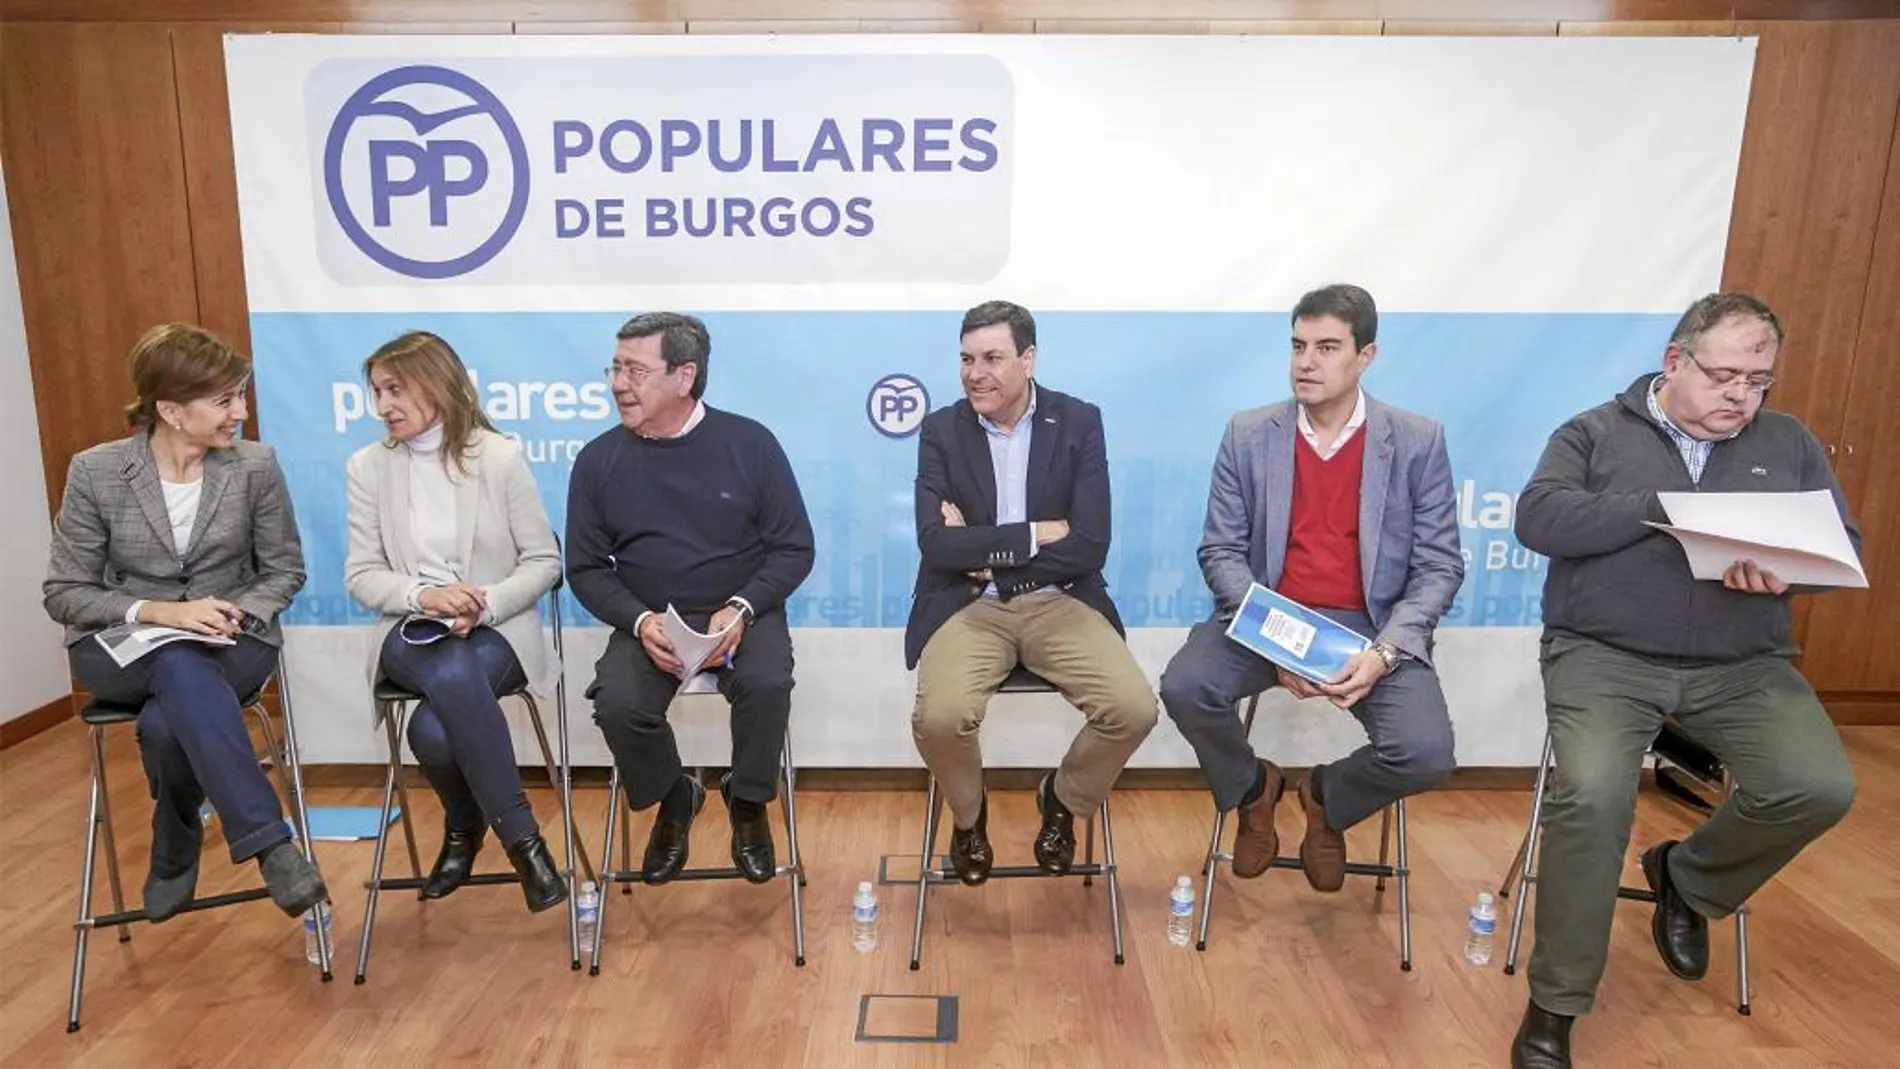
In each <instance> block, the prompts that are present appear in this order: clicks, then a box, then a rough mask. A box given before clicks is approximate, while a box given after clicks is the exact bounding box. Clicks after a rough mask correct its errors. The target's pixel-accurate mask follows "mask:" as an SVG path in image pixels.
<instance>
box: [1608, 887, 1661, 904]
mask: <svg viewBox="0 0 1900 1069" xmlns="http://www.w3.org/2000/svg"><path fill="white" fill-rule="evenodd" d="M1616 897H1618V898H1621V899H1624V900H1625V901H1629V902H1654V901H1656V892H1654V891H1652V890H1650V889H1648V888H1647V887H1618V888H1617V889H1616Z"/></svg>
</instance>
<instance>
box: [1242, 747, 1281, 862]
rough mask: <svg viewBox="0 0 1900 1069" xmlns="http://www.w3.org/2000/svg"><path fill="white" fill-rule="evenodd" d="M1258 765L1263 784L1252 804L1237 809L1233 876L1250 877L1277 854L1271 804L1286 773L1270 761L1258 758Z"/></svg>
mask: <svg viewBox="0 0 1900 1069" xmlns="http://www.w3.org/2000/svg"><path fill="white" fill-rule="evenodd" d="M1260 768H1261V769H1262V772H1263V774H1264V775H1265V777H1266V787H1265V788H1264V789H1263V790H1262V791H1261V792H1260V797H1259V798H1258V799H1256V800H1255V801H1254V803H1253V804H1252V805H1243V806H1241V807H1240V808H1239V814H1240V829H1239V830H1238V831H1236V832H1235V833H1234V875H1236V876H1238V877H1240V878H1241V879H1243V880H1251V879H1253V878H1254V877H1256V876H1258V875H1260V874H1261V873H1263V872H1265V871H1267V869H1268V868H1269V867H1270V866H1271V865H1272V864H1273V859H1274V858H1275V857H1276V856H1277V855H1278V854H1279V853H1280V832H1279V829H1277V828H1275V827H1274V826H1273V807H1274V806H1276V805H1279V804H1280V796H1281V795H1284V794H1285V793H1286V774H1285V773H1283V772H1281V771H1280V766H1279V765H1276V764H1274V763H1273V762H1272V761H1266V760H1262V761H1261V762H1260Z"/></svg>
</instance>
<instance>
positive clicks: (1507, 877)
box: [1498, 731, 1752, 1017]
mask: <svg viewBox="0 0 1900 1069" xmlns="http://www.w3.org/2000/svg"><path fill="white" fill-rule="evenodd" d="M1652 752H1654V751H1653V750H1652ZM1659 756H1660V755H1659ZM1556 767H1557V760H1556V754H1555V752H1554V751H1553V750H1552V748H1551V742H1550V732H1548V731H1546V732H1544V759H1543V762H1542V763H1541V764H1539V765H1538V766H1537V788H1536V792H1535V793H1534V794H1533V795H1532V798H1531V822H1530V826H1529V827H1527V828H1525V829H1524V840H1523V841H1522V842H1521V843H1519V844H1518V847H1517V856H1516V857H1514V858H1512V859H1511V867H1510V869H1509V870H1507V871H1506V872H1505V874H1504V882H1503V883H1501V884H1499V885H1498V900H1499V901H1500V902H1502V901H1505V900H1507V899H1509V898H1510V897H1511V892H1512V890H1513V889H1515V888H1521V889H1522V890H1523V892H1524V896H1523V897H1520V898H1519V899H1518V900H1517V904H1516V906H1515V907H1514V908H1513V909H1512V910H1511V938H1510V941H1509V942H1507V943H1506V944H1505V948H1504V974H1505V975H1506V976H1510V975H1514V974H1515V973H1516V972H1517V951H1518V943H1519V941H1520V940H1521V939H1522V938H1523V934H1524V898H1526V897H1528V896H1529V895H1530V889H1531V887H1532V886H1534V885H1535V884H1536V883H1537V845H1538V842H1539V841H1540V840H1541V839H1542V837H1543V830H1544V794H1545V792H1546V791H1547V790H1548V789H1549V787H1550V774H1551V773H1552V772H1553V771H1555V770H1556ZM1722 790H1723V793H1724V794H1725V795H1727V794H1733V793H1735V780H1734V778H1733V777H1732V776H1730V775H1729V774H1728V771H1727V770H1726V769H1724V770H1723V773H1722ZM1616 897H1618V898H1620V899H1624V900H1626V901H1630V902H1651V903H1653V902H1655V901H1656V892H1654V891H1651V890H1650V889H1649V888H1647V887H1624V886H1621V885H1618V887H1617V889H1616ZM1749 910H1750V906H1749V904H1748V903H1746V902H1744V903H1742V905H1741V907H1740V908H1739V909H1737V910H1736V911H1735V1012H1737V1013H1739V1014H1741V1015H1742V1016H1744V1017H1746V1016H1750V1015H1751V1012H1752V1011H1751V1009H1750V1006H1749V986H1748V914H1749Z"/></svg>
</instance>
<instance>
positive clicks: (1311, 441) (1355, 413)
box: [1296, 390, 1366, 460]
mask: <svg viewBox="0 0 1900 1069" xmlns="http://www.w3.org/2000/svg"><path fill="white" fill-rule="evenodd" d="M1358 393H1359V395H1358V397H1357V398H1355V399H1354V401H1353V403H1352V415H1350V416H1348V417H1347V418H1346V426H1345V427H1344V428H1342V429H1341V430H1340V432H1339V437H1337V438H1335V439H1333V443H1332V444H1331V445H1329V446H1326V447H1325V448H1321V447H1320V444H1319V432H1318V431H1315V430H1314V429H1313V421H1312V420H1311V419H1309V418H1308V417H1307V415H1306V406H1305V405H1298V406H1296V407H1298V408H1299V410H1300V418H1299V426H1300V436H1301V437H1303V438H1305V439H1306V444H1307V445H1310V446H1312V447H1313V452H1315V453H1318V454H1319V458H1320V459H1321V460H1331V459H1332V458H1333V454H1335V453H1337V452H1339V451H1340V450H1341V449H1343V448H1345V445H1346V443H1347V442H1350V441H1352V436H1353V435H1354V434H1355V433H1357V432H1358V430H1359V428H1361V427H1363V426H1365V424H1366V391H1364V390H1360V391H1359V392H1358Z"/></svg>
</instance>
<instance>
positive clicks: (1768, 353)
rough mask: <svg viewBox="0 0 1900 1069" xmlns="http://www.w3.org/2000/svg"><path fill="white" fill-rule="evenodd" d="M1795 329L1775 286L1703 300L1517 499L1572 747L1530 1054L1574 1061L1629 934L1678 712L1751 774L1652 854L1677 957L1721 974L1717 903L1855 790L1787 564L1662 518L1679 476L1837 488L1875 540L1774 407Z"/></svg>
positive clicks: (1534, 974)
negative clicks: (1792, 622)
mask: <svg viewBox="0 0 1900 1069" xmlns="http://www.w3.org/2000/svg"><path fill="white" fill-rule="evenodd" d="M1780 345H1781V325H1780V323H1779V322H1777V321H1776V319H1775V316H1774V313H1772V312H1770V311H1769V310H1768V307H1767V306H1766V305H1764V304H1762V303H1761V302H1760V301H1758V300H1756V299H1755V298H1753V297H1750V296H1747V295H1746V294H1739V293H1719V294H1712V295H1710V296H1707V297H1704V298H1702V299H1701V300H1698V301H1697V302H1696V303H1695V304H1693V305H1691V306H1690V308H1689V310H1688V311H1687V312H1686V313H1685V314H1684V315H1683V317H1682V319H1681V321H1680V322H1678V323H1677V324H1676V328H1675V331H1674V333H1672V334H1671V336H1670V339H1669V343H1668V345H1667V347H1666V348H1664V350H1663V361H1662V371H1661V373H1660V374H1648V375H1644V376H1643V377H1642V378H1639V379H1637V380H1636V381H1635V382H1634V383H1633V384H1631V386H1630V388H1629V389H1628V390H1627V391H1625V392H1624V393H1623V395H1622V396H1621V397H1618V398H1616V399H1614V400H1611V401H1607V402H1605V403H1603V404H1601V405H1598V406H1597V407H1595V408H1593V409H1590V410H1589V411H1587V412H1584V413H1583V414H1581V415H1579V416H1577V417H1576V418H1574V419H1572V420H1571V421H1570V422H1568V423H1566V424H1564V425H1563V426H1562V427H1559V428H1558V429H1557V432H1556V433H1555V434H1553V435H1552V436H1551V439H1550V444H1549V445H1548V446H1547V447H1546V448H1545V450H1544V455H1543V458H1542V459H1541V460H1540V461H1539V462H1538V465H1537V471H1536V473H1535V474H1533V475H1532V476H1531V480H1530V482H1529V484H1528V485H1526V486H1525V488H1524V493H1523V495H1522V496H1521V497H1520V498H1519V500H1518V506H1517V537H1518V540H1519V541H1521V542H1522V543H1523V544H1524V545H1525V546H1527V547H1529V548H1531V549H1533V550H1536V551H1537V552H1539V553H1543V554H1546V555H1548V556H1549V557H1550V574H1549V576H1548V577H1547V578H1546V580H1545V583H1544V638H1543V654H1542V659H1543V671H1544V694H1545V703H1546V708H1547V712H1548V715H1549V718H1550V736H1551V743H1552V745H1553V747H1554V748H1555V757H1556V772H1555V776H1554V778H1553V779H1552V781H1551V787H1550V794H1549V796H1548V798H1547V799H1546V801H1545V803H1544V806H1545V808H1544V837H1545V838H1544V845H1543V855H1542V856H1543V870H1542V871H1541V872H1540V873H1539V874H1538V880H1537V910H1536V917H1537V941H1536V946H1535V948H1534V950H1533V952H1532V954H1531V966H1530V985H1531V1000H1530V1005H1529V1007H1528V1009H1527V1010H1526V1012H1525V1016H1524V1022H1523V1026H1522V1027H1521V1028H1520V1029H1519V1032H1518V1035H1517V1040H1516V1043H1515V1045H1514V1047H1513V1050H1512V1064H1513V1065H1515V1066H1518V1067H1520V1069H1531V1067H1536V1069H1549V1067H1554V1066H1567V1065H1569V1064H1570V1026H1571V1022H1572V1020H1573V1019H1574V1018H1575V1016H1576V1015H1577V1014H1581V1013H1585V1012H1588V1011H1589V1009H1590V1006H1591V1002H1592V1001H1593V999H1594V997H1595V994H1596V987H1597V981H1598V979H1599V978H1600V977H1601V976H1602V975H1603V963H1604V958H1605V956H1606V955H1607V954H1608V952H1609V943H1610V921H1611V914H1612V912H1613V911H1614V909H1615V905H1616V888H1617V884H1618V881H1619V878H1620V875H1621V872H1622V867H1623V854H1624V850H1625V848H1626V847H1627V846H1628V844H1629V837H1630V823H1631V820H1632V818H1633V816H1634V810H1635V805H1636V791H1637V784H1638V780H1639V779H1640V777H1641V775H1642V768H1643V754H1644V751H1645V750H1647V748H1648V747H1649V744H1650V742H1651V741H1652V740H1654V739H1655V737H1656V735H1657V732H1658V730H1659V728H1660V727H1661V724H1662V721H1663V718H1664V717H1665V716H1674V717H1676V718H1678V720H1679V722H1680V723H1681V726H1682V730H1683V731H1684V732H1685V733H1687V734H1688V735H1689V736H1690V737H1691V738H1693V739H1694V740H1696V741H1697V742H1699V743H1701V744H1703V745H1705V746H1707V747H1709V748H1710V749H1711V750H1713V751H1714V752H1715V753H1716V755H1717V756H1718V757H1720V758H1721V760H1722V762H1723V764H1724V766H1725V767H1726V768H1728V770H1729V771H1730V773H1731V774H1732V775H1733V777H1734V779H1735V783H1736V787H1737V789H1736V791H1735V793H1734V795H1732V796H1731V797H1730V798H1729V800H1728V801H1727V803H1726V804H1724V805H1723V806H1722V807H1721V808H1720V809H1718V810H1717V811H1716V813H1715V816H1714V817H1713V818H1712V819H1710V820H1709V822H1708V823H1707V824H1704V825H1703V826H1702V827H1701V828H1700V829H1698V830H1697V831H1696V832H1695V833H1694V834H1692V835H1690V836H1689V837H1687V838H1686V839H1683V840H1682V841H1681V842H1673V841H1668V842H1662V843H1657V844H1655V845H1653V846H1651V847H1650V848H1649V849H1648V851H1647V852H1645V853H1644V854H1643V859H1642V862H1643V874H1644V876H1645V877H1646V878H1647V879H1648V881H1649V885H1650V887H1651V888H1652V889H1653V890H1654V891H1655V892H1656V910H1655V914H1654V917H1653V919H1652V922H1651V926H1650V930H1651V934H1652V935H1653V936H1654V938H1655V942H1656V948H1657V950H1658V951H1659V952H1660V953H1661V955H1662V959H1663V964H1664V965H1665V966H1667V967H1668V969H1669V971H1670V972H1671V973H1674V974H1675V975H1676V976H1679V977H1681V978H1683V979H1687V980H1698V979H1701V978H1702V976H1703V975H1704V974H1705V973H1706V972H1707V970H1708V966H1709V944H1708V923H1709V918H1711V917H1726V916H1728V915H1729V914H1731V913H1733V912H1735V910H1736V908H1737V907H1739V906H1740V905H1741V904H1742V903H1743V902H1744V901H1746V900H1747V899H1748V897H1749V896H1750V895H1752V894H1754V893H1755V891H1756V890H1757V889H1759V888H1760V887H1761V886H1762V885H1763V884H1764V883H1766V882H1767V881H1768V879H1769V878H1770V877H1771V876H1773V875H1774V874H1775V873H1776V872H1778V871H1780V869H1781V868H1782V866H1784V865H1786V864H1787V863H1788V862H1789V861H1792V860H1793V859H1794V857H1795V855H1796V854H1798V853H1800V852H1801V850H1802V848H1803V847H1805V846H1807V844H1809V843H1810V842H1813V841H1814V840H1815V839H1816V838H1817V837H1819V836H1820V835H1821V833H1822V832H1824V831H1826V830H1827V829H1828V828H1830V827H1832V826H1833V825H1834V824H1835V823H1836V822H1837V821H1839V820H1840V819H1841V817H1842V816H1843V815H1845V814H1846V812H1847V808H1848V805H1849V804H1850V803H1851V801H1852V800H1853V797H1854V777H1853V773H1852V771H1851V770H1850V769H1849V767H1848V763H1847V756H1846V754H1845V753H1844V752H1843V750H1842V748H1841V741H1840V737H1839V736H1838V735H1837V734H1836V733H1835V731H1834V725H1833V723H1832V722H1831V721H1830V720H1829V719H1828V715H1827V713H1826V711H1824V710H1823V709H1822V708H1821V704H1820V702H1819V701H1817V700H1816V699H1815V696H1814V691H1813V690H1812V689H1810V688H1809V686H1808V684H1807V683H1806V681H1804V680H1803V679H1802V678H1801V676H1800V675H1799V674H1798V673H1797V672H1796V671H1795V669H1794V666H1793V665H1792V664H1791V663H1790V660H1789V659H1790V658H1791V657H1792V656H1793V655H1794V653H1795V648H1794V646H1793V644H1792V643H1791V642H1790V640H1789V617H1788V594H1789V593H1790V592H1791V590H1790V587H1789V585H1788V584H1787V582H1785V581H1784V579H1783V578H1782V577H1781V576H1778V575H1776V574H1775V573H1774V572H1773V571H1772V570H1767V569H1764V568H1762V567H1760V566H1759V564H1758V563H1757V562H1756V561H1754V560H1751V559H1747V558H1739V559H1737V558H1731V560H1730V561H1729V563H1728V565H1727V567H1726V569H1725V570H1724V571H1723V572H1722V573H1721V576H1720V579H1719V580H1698V579H1697V578H1696V577H1695V575H1694V574H1693V572H1692V570H1691V568H1690V565H1689V562H1688V560H1687V559H1686V558H1685V556H1684V551H1683V547H1682V545H1679V544H1678V543H1677V541H1676V540H1675V539H1674V538H1671V537H1670V536H1669V535H1668V534H1665V533H1663V532H1661V531H1658V530H1657V529H1656V528H1655V527H1653V526H1651V524H1654V523H1662V522H1666V521H1669V520H1670V519H1671V518H1672V516H1671V507H1670V504H1671V499H1672V495H1676V494H1689V495H1692V496H1694V497H1696V498H1698V499H1701V500H1698V501H1695V502H1692V504H1697V505H1701V504H1708V503H1709V495H1721V494H1731V493H1747V494H1750V495H1757V494H1787V495H1789V497H1790V498H1791V499H1792V498H1793V496H1794V495H1795V494H1796V493H1798V492H1800V491H1812V490H1820V491H1824V492H1825V493H1826V494H1827V495H1828V496H1829V498H1830V499H1831V500H1832V503H1833V506H1834V507H1833V508H1832V509H1830V510H1827V511H1826V512H1824V513H1823V514H1822V519H1823V520H1825V521H1826V522H1827V523H1828V524H1829V525H1830V526H1833V527H1834V528H1835V530H1836V531H1838V532H1839V533H1840V536H1841V538H1842V539H1843V540H1844V541H1847V542H1850V543H1851V544H1852V546H1853V547H1855V550H1856V552H1857V551H1858V546H1859V542H1860V535H1859V533H1858V532H1857V531H1855V529H1854V527H1853V524H1852V522H1851V521H1850V520H1849V519H1848V516H1847V503H1846V501H1845V499H1844V498H1843V497H1842V495H1841V488H1840V485H1839V484H1838V483H1837V482H1836V481H1835V478H1834V472H1833V470H1832V469H1831V468H1830V467H1829V465H1828V459H1827V454H1826V451H1825V450H1824V449H1823V448H1822V446H1821V443H1820V442H1818V441H1816V440H1815V439H1814V436H1813V435H1812V434H1810V433H1808V431H1807V429H1806V428H1805V427H1803V426H1802V425H1801V424H1800V423H1799V422H1798V421H1796V420H1795V419H1794V418H1792V417H1790V416H1787V415H1784V414H1782V413H1779V412H1770V411H1766V410H1764V409H1763V408H1762V399H1763V396H1764V395H1765V394H1766V393H1767V392H1768V389H1769V387H1770V386H1771V385H1773V383H1774V371H1775V357H1776V354H1777V352H1778V350H1779V349H1780ZM1692 511H1693V512H1695V513H1696V514H1695V515H1693V516H1690V515H1685V516H1677V517H1674V518H1675V520H1676V521H1677V522H1678V523H1681V524H1685V525H1692V526H1693V525H1696V524H1699V523H1700V524H1703V525H1706V523H1707V521H1710V520H1714V521H1717V525H1718V526H1720V525H1721V522H1720V521H1722V513H1723V512H1724V511H1725V510H1723V509H1721V508H1719V507H1718V508H1713V509H1695V510H1692ZM1730 511H1732V510H1730ZM1760 512H1761V516H1762V519H1761V531H1760V532H1757V533H1758V535H1759V537H1756V538H1752V539H1745V541H1754V542H1762V543H1769V544H1774V543H1776V542H1777V541H1778V539H1776V538H1775V537H1773V536H1774V535H1775V533H1776V532H1775V531H1774V530H1773V529H1774V528H1776V527H1780V526H1786V525H1785V524H1783V523H1780V522H1779V521H1780V520H1781V519H1783V518H1785V515H1784V514H1788V513H1789V512H1790V510H1783V509H1770V508H1762V509H1761V510H1760ZM1794 514H1799V513H1798V510H1797V511H1795V512H1794ZM1730 533H1746V532H1739V531H1735V530H1734V529H1733V528H1731V531H1730ZM1823 533H1825V532H1823ZM1827 541H1828V540H1827V538H1825V537H1822V538H1820V539H1819V540H1818V542H1817V543H1816V544H1821V545H1824V544H1826V543H1827ZM1855 570H1856V571H1857V570H1858V564H1857V563H1856V565H1855Z"/></svg>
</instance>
